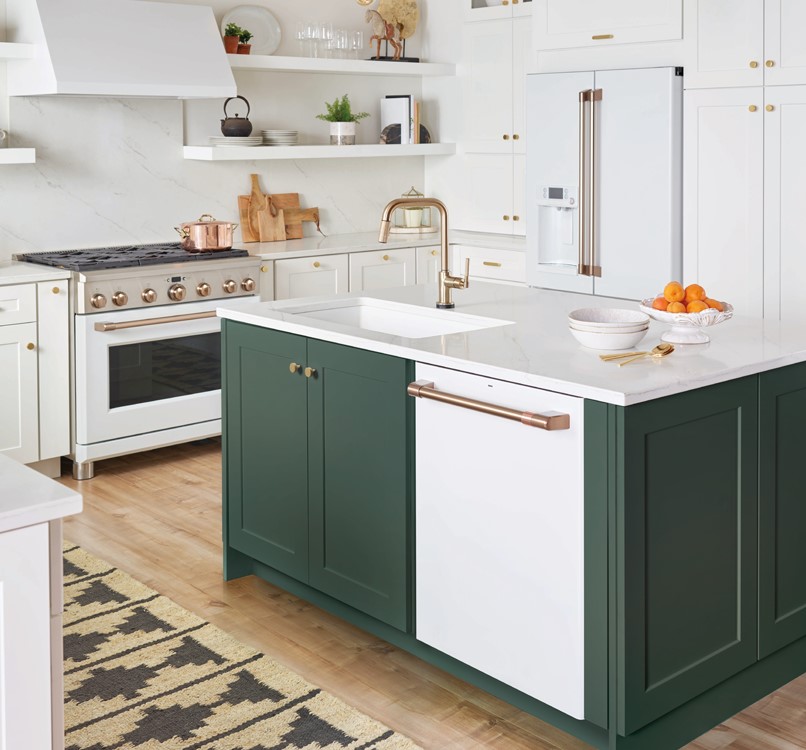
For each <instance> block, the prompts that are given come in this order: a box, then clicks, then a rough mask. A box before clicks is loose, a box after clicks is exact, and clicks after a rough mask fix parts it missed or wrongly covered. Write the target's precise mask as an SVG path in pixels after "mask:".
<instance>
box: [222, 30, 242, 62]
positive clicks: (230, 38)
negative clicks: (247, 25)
mask: <svg viewBox="0 0 806 750" xmlns="http://www.w3.org/2000/svg"><path fill="white" fill-rule="evenodd" d="M241 31H242V29H241V27H240V26H238V24H235V23H228V24H227V25H226V26H225V27H224V50H225V51H226V53H227V54H228V55H234V54H235V53H236V52H237V51H238V41H239V39H240V36H241Z"/></svg>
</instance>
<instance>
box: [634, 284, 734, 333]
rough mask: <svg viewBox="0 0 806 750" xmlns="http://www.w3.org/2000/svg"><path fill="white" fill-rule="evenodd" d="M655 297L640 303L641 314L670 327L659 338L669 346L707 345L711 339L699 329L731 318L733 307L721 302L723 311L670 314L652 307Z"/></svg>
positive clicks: (710, 309)
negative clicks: (643, 313)
mask: <svg viewBox="0 0 806 750" xmlns="http://www.w3.org/2000/svg"><path fill="white" fill-rule="evenodd" d="M659 296H660V295H659ZM654 299H655V297H649V298H648V299H645V300H642V301H641V312H645V313H646V314H647V315H649V317H650V318H654V319H655V320H659V321H660V322H661V323H669V324H670V325H671V326H672V327H671V329H670V330H668V331H666V332H665V333H664V334H663V335H662V336H661V337H660V338H661V341H666V342H668V343H670V344H707V343H708V342H709V341H710V340H711V339H710V338H709V337H708V336H706V334H705V333H703V331H702V330H701V329H703V328H707V327H708V326H715V325H717V324H718V323H721V322H722V321H724V320H730V318H732V317H733V306H732V305H729V304H728V303H727V302H723V303H722V304H723V305H724V308H725V309H724V310H716V309H714V308H713V307H709V308H708V309H707V310H703V311H702V312H698V313H670V312H666V311H664V310H656V309H655V308H654V307H652V302H653V301H654Z"/></svg>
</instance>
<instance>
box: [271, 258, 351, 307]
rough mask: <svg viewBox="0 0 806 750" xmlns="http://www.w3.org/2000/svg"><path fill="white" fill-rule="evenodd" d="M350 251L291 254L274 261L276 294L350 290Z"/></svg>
mask: <svg viewBox="0 0 806 750" xmlns="http://www.w3.org/2000/svg"><path fill="white" fill-rule="evenodd" d="M348 268H349V263H348V260H347V255H346V254H344V255H320V256H313V257H311V258H287V259H285V260H276V261H275V262H274V298H275V299H278V300H279V299H293V298H294V297H318V296H323V295H328V294H343V293H344V292H346V291H347V276H348V272H349V271H348Z"/></svg>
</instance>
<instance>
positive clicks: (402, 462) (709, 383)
mask: <svg viewBox="0 0 806 750" xmlns="http://www.w3.org/2000/svg"><path fill="white" fill-rule="evenodd" d="M434 294H435V291H434V289H433V288H432V287H430V286H428V287H424V286H417V287H406V288H400V289H392V290H384V291H379V292H374V293H373V294H372V297H368V296H367V295H363V296H359V295H344V296H340V297H334V298H329V299H305V300H292V301H286V302H281V303H265V304H262V305H259V306H255V307H253V308H250V310H249V311H246V310H221V311H219V312H220V315H222V317H224V318H226V320H224V321H223V346H224V357H223V362H224V377H223V392H224V413H223V419H224V422H223V436H224V548H225V553H224V571H225V577H226V578H227V579H232V578H236V577H239V576H243V575H248V574H256V575H258V576H261V577H263V578H265V579H266V580H268V581H271V582H272V583H275V584H277V585H278V586H280V587H282V588H285V589H287V590H288V591H291V592H292V593H294V594H296V595H299V596H301V597H303V598H305V599H308V600H309V601H311V602H312V603H314V604H316V605H318V606H321V607H322V608H324V609H327V610H329V611H331V612H333V613H335V614H337V615H339V616H341V617H343V618H345V619H347V620H349V621H350V622H352V623H354V624H356V625H358V626H359V627H362V628H364V629H366V630H368V631H370V632H372V633H374V634H376V635H378V636H380V637H382V638H384V639H386V640H388V641H389V642H391V643H393V644H395V645H397V646H400V647H401V648H404V649H406V650H408V651H411V652H412V653H415V654H417V655H418V656H420V657H422V658H423V659H425V660H427V661H430V662H432V663H434V664H437V665H438V666H440V667H442V668H444V669H446V670H447V671H449V672H452V673H453V674H456V675H458V676H459V677H462V678H463V679H465V680H467V681H469V682H471V683H474V684H476V685H479V686H480V687H482V688H484V689H486V690H488V691H489V692H491V693H493V694H495V695H497V696H499V697H501V698H503V699H504V700H507V701H509V702H510V703H512V704H513V705H516V706H518V707H519V708H521V709H523V710H525V711H529V712H531V713H533V714H535V715H537V716H539V717H541V718H543V719H545V720H546V721H549V722H550V723H553V724H555V725H556V726H558V727H560V728H562V729H563V730H565V731H568V732H570V733H572V734H574V735H576V736H578V737H580V738H582V739H583V740H585V741H587V742H589V743H590V744H591V745H593V746H595V747H599V748H611V749H613V750H633V749H638V748H641V749H644V748H646V749H650V748H651V749H652V750H665V749H666V748H668V749H670V750H671V749H673V748H678V747H680V746H681V745H683V744H685V743H686V742H688V741H690V740H692V739H694V738H695V737H697V736H699V735H700V734H702V733H703V732H705V731H707V730H708V729H709V728H711V727H712V726H714V725H716V724H718V723H719V722H721V721H722V720H724V719H725V718H727V717H729V716H731V715H733V714H734V713H736V712H738V711H739V710H741V709H742V708H744V707H746V706H748V705H749V704H751V703H753V702H754V701H756V700H758V699H760V698H761V697H763V696H765V695H767V694H768V693H770V692H772V691H773V690H775V689H776V688H778V687H780V686H781V685H783V684H785V683H786V682H788V681H790V680H792V679H794V678H795V677H797V676H799V675H801V674H803V673H804V672H806V575H804V572H805V571H806V545H804V544H803V542H802V540H803V539H804V538H806V490H804V487H806V481H805V480H806V461H804V460H803V459H802V457H801V453H802V451H801V450H800V448H799V446H800V445H802V443H801V441H800V432H801V430H802V425H803V424H806V328H804V327H803V326H795V325H792V326H787V325H783V324H779V323H777V322H771V321H762V320H757V319H751V318H742V317H741V316H737V317H735V318H734V319H733V320H729V321H727V322H725V323H724V324H722V325H721V326H719V327H716V328H713V329H709V334H710V335H711V338H712V341H711V343H710V344H708V345H705V346H704V347H700V348H696V349H688V350H683V349H678V350H677V351H675V352H674V353H673V354H672V355H671V356H669V357H666V358H664V359H661V360H654V361H650V360H645V361H640V362H636V363H634V364H631V365H629V366H626V367H617V366H616V365H615V364H613V363H605V362H602V361H601V360H600V359H599V357H598V352H596V351H593V350H589V349H585V348H583V347H581V346H580V345H579V344H577V343H576V341H574V339H572V337H571V336H570V334H569V332H568V330H567V323H566V316H567V314H568V312H570V311H571V310H573V309H576V308H581V307H589V306H594V305H595V306H600V307H631V306H633V305H634V303H630V302H625V301H619V300H608V299H602V298H591V297H587V296H584V295H575V294H569V293H562V292H551V291H544V290H536V289H523V288H517V287H508V286H499V285H493V284H477V285H476V286H475V288H472V289H470V290H467V291H463V292H461V295H457V307H456V311H455V312H454V311H436V310H433V303H434V300H433V297H434ZM663 328H664V327H663V326H662V325H661V324H658V323H655V322H653V323H652V324H651V327H650V331H649V336H648V337H647V339H646V340H645V341H644V342H642V344H643V345H644V346H645V347H646V348H649V347H650V346H651V345H653V344H654V343H656V342H657V339H658V336H659V334H660V333H661V332H662V330H663ZM414 382H416V383H418V385H415V386H412V387H411V388H410V387H409V386H410V384H411V383H414ZM407 390H408V391H410V392H411V393H413V394H414V395H417V394H419V395H421V396H427V397H428V398H413V397H412V396H411V395H408V394H407ZM446 392H449V393H450V394H451V396H459V397H460V399H459V400H460V401H461V399H462V398H468V397H469V398H472V399H474V400H476V401H480V402H483V403H491V404H494V405H496V406H506V407H509V408H511V409H513V411H515V412H517V414H521V413H522V412H529V413H530V414H531V416H528V417H525V418H524V422H525V423H524V424H519V423H518V422H516V421H508V420H502V419H499V418H496V416H493V415H490V414H486V413H479V412H477V411H470V410H468V409H463V408H461V405H460V408H457V405H456V403H452V404H445V403H442V402H440V401H434V400H432V399H433V396H434V395H435V394H436V395H437V397H439V396H440V394H441V395H442V396H444V395H445V393H446ZM454 401H455V400H454ZM499 411H500V410H499ZM554 412H562V413H563V415H564V416H562V417H560V418H559V421H556V419H557V417H556V416H555V415H554V414H553V413H554ZM535 415H536V416H535ZM543 416H546V417H548V418H549V420H548V421H549V423H550V424H552V425H553V426H556V427H557V428H558V429H551V430H542V429H535V427H534V426H530V425H533V424H535V423H537V425H538V426H540V425H541V424H543V422H542V418H543ZM552 420H555V421H553V422H552ZM563 420H565V421H563ZM569 425H570V426H569Z"/></svg>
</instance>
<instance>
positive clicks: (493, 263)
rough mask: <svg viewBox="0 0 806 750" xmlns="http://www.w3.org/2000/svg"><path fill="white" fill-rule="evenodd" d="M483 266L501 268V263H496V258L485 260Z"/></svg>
mask: <svg viewBox="0 0 806 750" xmlns="http://www.w3.org/2000/svg"><path fill="white" fill-rule="evenodd" d="M482 265H483V266H492V267H493V268H501V264H500V263H496V262H495V261H494V260H485V261H484V262H483V263H482Z"/></svg>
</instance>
